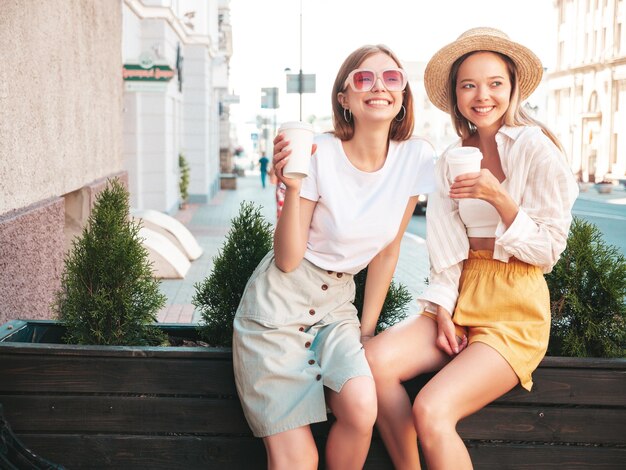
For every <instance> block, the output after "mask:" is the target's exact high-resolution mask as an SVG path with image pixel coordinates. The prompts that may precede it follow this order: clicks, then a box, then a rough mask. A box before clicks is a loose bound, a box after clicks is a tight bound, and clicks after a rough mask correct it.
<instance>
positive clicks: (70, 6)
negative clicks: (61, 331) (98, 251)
mask: <svg viewBox="0 0 626 470" xmlns="http://www.w3.org/2000/svg"><path fill="white" fill-rule="evenodd" d="M121 39H122V15H121V3H120V0H58V1H55V2H37V1H32V0H29V1H23V2H2V7H1V13H0V57H2V58H3V66H2V69H1V70H0V323H2V322H4V321H6V320H9V319H15V318H50V315H51V313H50V304H51V303H52V301H53V300H54V294H55V292H56V291H57V290H58V288H59V286H60V277H61V273H62V270H63V257H64V254H65V252H66V249H67V247H68V246H69V244H70V243H71V239H72V238H73V236H74V235H75V234H76V233H77V232H78V231H80V229H81V227H82V224H83V223H84V221H85V220H86V218H87V217H88V215H89V212H90V207H91V203H92V202H93V198H94V195H95V193H96V192H97V191H98V189H99V188H101V187H102V186H103V185H104V184H105V183H106V179H107V178H110V177H114V176H121V177H122V178H124V173H123V168H124V165H123V160H122V119H121V116H122V77H121V74H120V70H121V68H122V62H121V54H120V50H121Z"/></svg>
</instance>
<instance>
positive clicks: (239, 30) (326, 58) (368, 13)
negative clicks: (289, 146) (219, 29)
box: [230, 0, 557, 147]
mask: <svg viewBox="0 0 626 470" xmlns="http://www.w3.org/2000/svg"><path fill="white" fill-rule="evenodd" d="M301 5H302V10H300V6H301ZM230 9H231V25H232V34H233V55H232V57H231V61H230V66H231V69H230V83H231V92H232V93H233V94H235V95H238V96H239V100H240V102H239V104H236V105H232V106H231V122H232V123H234V124H235V125H236V126H237V129H238V135H239V140H240V144H241V145H243V146H244V147H248V144H249V142H247V141H248V140H249V139H250V132H251V130H253V128H254V126H255V125H254V123H255V122H256V116H258V115H261V116H264V117H268V118H270V119H272V120H273V119H275V120H276V121H277V122H278V124H280V122H283V121H288V120H297V119H298V118H299V96H298V94H297V93H291V94H287V93H286V72H285V68H290V69H291V72H289V73H298V70H299V68H300V60H302V71H303V73H305V74H315V76H316V93H315V94H304V95H303V106H302V108H303V109H302V116H303V118H304V119H306V118H307V117H308V116H310V115H316V116H318V117H319V116H329V115H330V112H331V111H330V109H331V108H330V103H331V98H330V90H331V87H332V84H333V82H334V80H335V76H336V74H337V71H338V70H339V67H340V66H341V63H342V62H343V60H344V59H345V58H346V57H347V56H348V55H349V54H350V53H351V52H352V51H353V50H355V49H357V48H358V47H360V46H362V45H364V44H379V43H382V44H385V45H387V46H389V47H390V48H391V49H392V50H393V51H394V52H395V53H396V55H397V56H398V57H399V58H400V60H401V61H402V62H407V61H411V62H413V61H424V62H427V61H428V60H429V59H430V57H431V56H432V55H433V54H434V53H435V52H436V51H437V50H439V49H440V48H441V47H443V46H445V45H446V44H448V43H450V42H452V41H454V40H455V39H456V38H457V37H458V36H459V35H460V34H461V33H463V32H464V31H466V30H467V29H470V28H473V27H478V26H490V27H495V28H498V29H501V30H502V31H504V32H505V33H506V34H508V35H509V37H510V38H511V39H513V40H514V41H517V42H520V43H522V44H523V45H525V46H527V47H529V48H530V49H531V50H533V51H534V52H535V53H536V54H537V55H538V56H539V58H540V59H541V60H542V62H543V64H544V67H547V68H548V70H550V69H551V68H552V67H553V65H554V62H555V55H556V51H555V49H556V39H555V38H556V29H557V24H556V21H557V20H556V12H555V9H554V6H553V0H517V1H516V0H473V1H471V2H468V1H464V0H426V1H423V0H231V1H230ZM300 11H302V54H300ZM270 87H278V88H279V93H280V97H279V105H280V108H279V109H277V110H276V111H273V110H266V109H261V88H270Z"/></svg>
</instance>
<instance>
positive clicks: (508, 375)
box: [366, 28, 578, 469]
mask: <svg viewBox="0 0 626 470" xmlns="http://www.w3.org/2000/svg"><path fill="white" fill-rule="evenodd" d="M542 72H543V68H542V66H541V62H540V61H539V59H538V58H537V56H536V55H535V54H534V53H533V52H531V51H530V50H529V49H527V48H526V47H524V46H522V45H520V44H518V43H516V42H514V41H511V40H510V39H509V38H508V37H507V35H506V34H504V33H503V32H501V31H499V30H497V29H492V28H475V29H471V30H469V31H466V32H465V33H463V34H462V35H461V36H460V37H459V38H458V39H457V40H456V41H454V42H452V43H451V44H449V45H447V46H445V47H444V48H442V49H441V50H440V51H438V52H437V53H436V54H435V55H434V56H433V57H432V59H431V60H430V62H429V63H428V65H427V67H426V71H425V85H426V91H427V93H428V96H429V97H430V99H431V101H432V102H433V103H434V104H435V105H436V106H437V107H438V108H440V109H442V110H444V111H446V112H448V113H449V114H450V116H451V118H452V121H453V123H454V125H455V128H456V130H457V133H458V135H459V137H460V139H459V140H458V142H456V143H455V144H453V145H452V146H451V147H450V148H448V149H447V150H446V151H445V152H444V154H443V155H442V157H441V158H440V159H439V160H438V162H437V168H436V170H435V173H436V177H437V183H438V189H437V191H436V192H435V193H433V194H432V195H431V196H430V198H429V203H428V212H427V238H428V240H427V243H428V249H429V255H430V264H431V270H430V277H429V285H428V287H427V289H426V290H425V292H424V293H423V294H422V295H421V296H420V299H419V300H420V302H421V303H422V305H423V308H424V311H423V314H422V315H419V316H416V317H413V318H410V319H407V320H405V321H404V322H402V323H400V324H398V325H396V326H394V327H392V328H390V329H388V330H386V331H385V332H383V333H381V334H380V335H378V336H377V337H375V338H374V339H372V340H371V341H369V342H368V343H366V354H367V358H368V360H369V363H370V367H371V369H372V373H373V375H374V379H375V381H376V390H377V396H378V418H377V426H378V429H379V431H380V433H381V436H382V437H383V440H384V441H385V444H386V446H387V449H388V451H389V453H390V455H391V458H392V460H393V462H394V466H395V467H396V468H398V469H403V468H411V469H414V468H419V458H418V452H417V445H416V438H417V439H418V440H419V442H420V445H421V448H422V449H423V452H424V456H425V458H426V462H427V463H428V466H429V468H431V469H432V468H455V469H464V468H472V463H471V460H470V456H469V454H468V451H467V449H466V448H465V445H464V444H463V441H462V440H461V438H460V437H459V435H458V434H457V432H456V425H457V423H458V421H459V420H460V419H462V418H464V417H466V416H468V415H470V414H472V413H474V412H476V411H478V410H479V409H481V408H482V407H484V406H485V405H487V404H488V403H490V402H491V401H493V400H495V399H496V398H498V397H500V396H501V395H503V394H505V393H506V392H507V391H509V390H510V389H512V388H513V387H514V386H516V385H517V384H520V385H521V386H522V387H524V388H526V389H527V390H530V389H531V387H532V377H531V374H532V372H533V371H534V369H535V368H536V367H537V365H538V364H539V362H540V361H541V359H542V358H543V356H544V354H545V351H546V348H547V344H548V338H549V329H550V300H549V294H548V289H547V286H546V283H545V280H544V278H543V273H547V272H549V271H550V270H551V269H552V267H553V266H554V264H555V263H556V262H557V260H558V258H559V256H560V254H561V252H562V251H563V249H564V248H565V244H566V240H567V234H568V231H569V226H570V223H571V218H572V217H571V208H572V205H573V203H574V200H575V198H576V196H577V194H578V189H577V186H576V182H575V180H574V177H573V175H572V173H571V171H570V169H569V168H568V165H567V162H566V160H565V157H564V155H563V152H562V148H561V146H560V145H559V143H558V141H557V140H556V138H555V137H554V136H553V135H552V134H551V133H550V132H549V131H548V130H547V129H545V128H544V127H543V126H542V125H541V124H539V123H538V122H536V121H535V120H533V119H532V118H531V117H530V116H528V115H527V114H526V113H525V112H524V110H523V109H522V108H521V107H520V105H521V102H522V101H523V100H524V99H526V98H527V97H528V96H529V95H530V94H531V93H532V92H533V91H534V90H535V88H536V87H537V85H538V84H539V82H540V81H541V76H542ZM481 157H482V158H481ZM472 158H473V159H474V165H475V167H474V168H472V162H471V161H470V160H471V159H472ZM455 162H456V163H455ZM459 164H460V165H461V167H462V168H463V167H465V169H461V170H460V171H459V170H458V165H459ZM455 168H456V169H455ZM439 369H440V371H439V372H438V373H437V374H436V375H435V376H434V377H433V378H432V379H431V380H430V382H429V383H428V384H427V385H426V386H425V387H424V388H423V389H422V390H421V391H420V393H419V394H418V396H417V397H416V399H415V402H414V403H413V405H411V403H410V400H409V397H408V396H407V394H406V392H405V391H404V388H403V387H402V382H403V381H405V380H408V379H410V378H412V377H414V376H416V375H419V374H422V373H425V372H430V371H433V370H439Z"/></svg>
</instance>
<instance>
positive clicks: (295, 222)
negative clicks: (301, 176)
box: [274, 187, 317, 272]
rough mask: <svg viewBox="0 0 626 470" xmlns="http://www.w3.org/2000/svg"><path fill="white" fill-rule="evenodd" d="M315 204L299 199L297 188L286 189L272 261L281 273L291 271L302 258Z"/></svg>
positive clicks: (275, 236)
mask: <svg viewBox="0 0 626 470" xmlns="http://www.w3.org/2000/svg"><path fill="white" fill-rule="evenodd" d="M316 204H317V203H316V202H315V201H311V200H309V199H305V198H302V197H300V189H299V188H298V189H297V190H295V189H292V188H289V187H288V188H287V191H286V192H285V202H284V204H283V210H282V213H281V215H280V218H279V219H278V223H277V225H276V230H275V231H274V259H275V262H276V266H278V269H280V270H281V271H284V272H289V271H293V270H294V269H296V268H297V267H298V265H299V264H300V262H301V261H302V258H304V252H305V251H306V244H307V241H308V239H309V227H310V226H311V219H312V217H313V210H314V209H315V205H316Z"/></svg>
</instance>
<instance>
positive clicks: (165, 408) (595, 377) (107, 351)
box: [0, 321, 626, 470]
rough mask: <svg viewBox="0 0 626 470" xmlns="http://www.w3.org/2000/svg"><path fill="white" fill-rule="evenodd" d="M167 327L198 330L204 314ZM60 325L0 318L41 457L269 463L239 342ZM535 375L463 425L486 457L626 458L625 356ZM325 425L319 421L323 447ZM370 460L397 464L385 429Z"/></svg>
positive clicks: (570, 461)
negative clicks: (224, 344)
mask: <svg viewBox="0 0 626 470" xmlns="http://www.w3.org/2000/svg"><path fill="white" fill-rule="evenodd" d="M162 328H163V329H164V330H166V331H167V332H169V333H170V334H173V335H175V336H180V337H186V338H188V339H195V338H196V329H195V326H194V325H162ZM62 334H63V328H62V326H60V325H59V324H57V323H56V322H52V321H12V322H9V323H7V324H5V325H3V326H0V403H2V405H3V407H4V413H5V416H6V418H7V420H8V422H9V423H10V425H11V427H12V428H13V430H14V431H15V433H16V434H17V435H18V436H19V437H20V439H21V440H22V441H23V442H24V443H25V444H26V445H27V446H28V447H29V448H31V449H32V450H33V451H35V452H37V453H38V454H39V455H41V456H42V457H44V458H47V459H49V460H51V461H53V462H55V463H58V464H62V465H64V466H66V467H67V468H68V469H71V470H75V469H90V470H91V469H111V468H115V469H116V470H119V469H133V470H137V469H164V470H165V469H168V470H172V469H185V470H191V469H207V468H215V469H229V470H230V469H257V468H258V469H263V468H265V466H266V464H265V462H266V461H265V451H264V448H263V444H262V442H261V441H260V440H259V439H255V438H253V437H252V435H251V434H250V431H249V429H248V426H247V424H246V422H245V419H244V417H243V413H242V411H241V406H240V404H239V400H238V398H237V394H236V391H235V386H234V382H233V373H232V360H231V351H230V349H226V348H191V347H120V346H105V347H101V346H72V345H63V344H59V339H60V338H61V336H62ZM427 378H428V377H422V378H419V379H416V380H413V381H411V382H410V383H407V384H406V386H407V389H408V390H409V392H410V393H412V394H415V393H417V391H418V390H419V388H420V387H421V386H422V384H423V383H424V382H425V380H427ZM534 381H535V387H534V389H533V392H532V393H527V392H526V391H524V390H522V389H521V388H519V387H518V388H516V389H514V390H512V391H511V392H510V393H508V394H507V395H505V396H504V397H502V398H501V399H500V400H498V401H496V402H495V403H493V404H491V405H489V406H488V407H486V408H485V409H483V410H481V411H480V412H479V413H476V414H475V415H473V416H470V417H469V418H467V419H465V420H463V421H462V422H461V423H460V424H459V432H460V433H461V436H462V437H463V439H464V440H465V442H466V443H467V445H468V448H469V450H470V453H471V455H472V459H473V461H474V465H475V467H476V468H480V469H503V468H525V469H528V468H554V467H557V466H559V467H562V468H568V469H569V468H581V469H582V468H594V469H597V468H606V469H609V468H610V469H613V468H614V469H623V468H626V360H625V359H611V360H607V359H578V358H576V359H575V358H560V357H548V358H546V359H545V360H544V361H543V362H542V364H541V366H540V367H539V369H538V370H537V372H536V373H535V375H534ZM331 419H332V417H331ZM327 432H328V424H327V423H320V424H318V425H314V426H313V433H314V435H315V436H316V439H317V441H318V444H319V446H323V444H324V440H325V437H326V435H327ZM320 448H321V447H320ZM320 454H321V456H323V452H320ZM365 468H366V469H383V468H384V469H391V468H392V466H391V464H390V462H389V459H388V457H387V455H386V452H385V451H384V447H383V446H382V443H381V442H380V440H379V439H378V438H377V436H375V438H374V441H373V443H372V447H371V450H370V454H369V456H368V461H367V464H366V466H365Z"/></svg>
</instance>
